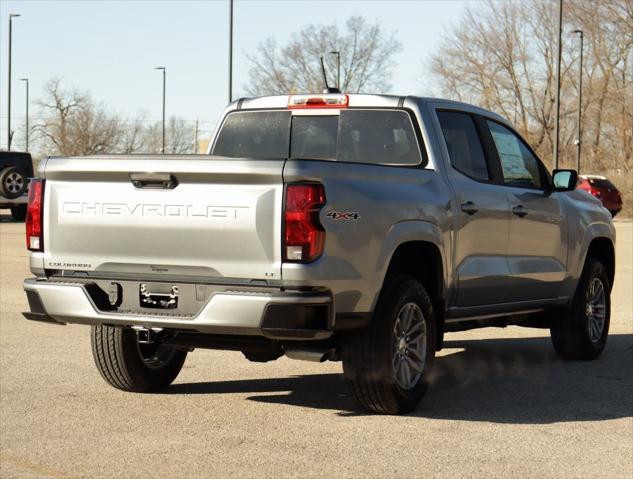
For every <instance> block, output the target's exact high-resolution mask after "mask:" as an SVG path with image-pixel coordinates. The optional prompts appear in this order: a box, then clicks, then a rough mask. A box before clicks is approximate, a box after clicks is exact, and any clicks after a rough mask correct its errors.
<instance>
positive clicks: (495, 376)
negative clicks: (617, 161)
mask: <svg viewBox="0 0 633 479" xmlns="http://www.w3.org/2000/svg"><path fill="white" fill-rule="evenodd" d="M23 230H24V225H23V224H19V223H13V222H12V221H11V220H10V218H9V217H8V216H6V215H1V216H0V477H2V478H8V477H20V478H22V477H24V478H33V477H53V478H68V477H107V478H109V477H124V478H131V477H154V478H160V477H217V478H224V477H275V478H277V477H302V478H312V477H314V478H317V477H319V478H325V477H354V478H356V477H369V478H373V477H427V478H429V477H482V478H483V477H485V478H491V477H503V478H508V477H521V478H525V477H534V478H547V477H557V478H588V477H609V478H631V477H633V306H632V292H633V223H631V222H630V221H628V222H627V221H620V222H617V234H618V240H617V263H618V264H617V272H616V280H615V287H614V291H613V296H612V319H611V334H610V337H609V341H608V344H607V348H606V350H605V352H604V354H603V355H602V356H601V357H600V358H599V359H598V360H596V361H591V362H566V361H562V360H560V359H558V358H557V356H556V355H555V353H554V350H553V348H552V346H551V342H550V339H549V333H548V331H546V330H537V329H525V328H519V327H509V328H503V329H502V328H486V329H481V330H477V331H470V332H464V333H452V334H449V335H447V343H446V348H445V349H444V350H443V351H442V352H441V353H440V354H439V356H440V357H439V359H438V361H437V372H438V374H437V379H436V381H435V384H433V386H432V387H431V389H430V390H429V392H428V394H427V396H426V398H425V399H424V401H423V402H422V404H421V405H420V406H419V408H418V409H417V411H415V412H414V413H413V414H410V415H406V416H400V417H394V416H372V415H367V414H364V413H362V412H359V411H358V410H357V408H356V406H355V404H354V402H353V400H352V397H351V396H350V393H349V391H348V389H347V386H346V384H345V382H344V380H343V377H342V374H341V364H340V363H332V362H329V363H324V364H314V363H307V362H301V361H292V360H289V359H287V358H282V359H280V360H278V361H275V362H271V363H265V364H258V363H249V362H248V361H246V360H245V359H244V358H243V357H242V355H241V353H239V352H222V351H205V350H196V351H194V352H193V353H191V354H190V355H189V357H188V359H187V361H186V363H185V366H184V369H183V370H182V372H181V374H180V376H179V377H178V378H177V380H176V381H175V383H174V384H173V385H172V386H171V387H170V388H169V389H168V390H166V391H165V392H163V393H160V394H133V393H124V392H121V391H118V390H115V389H113V388H111V387H109V386H108V385H107V384H105V383H104V382H103V380H102V379H101V377H100V376H99V373H98V372H97V370H96V369H95V366H94V364H93V360H92V356H91V352H90V343H89V328H87V327H83V326H52V325H47V324H42V323H36V322H31V321H27V320H25V319H24V318H23V317H22V315H21V314H20V313H21V311H24V310H26V309H27V303H26V298H25V296H24V293H23V291H22V279H23V278H25V277H28V276H29V275H30V274H29V272H28V261H27V252H26V250H25V245H24V243H25V240H24V232H23Z"/></svg>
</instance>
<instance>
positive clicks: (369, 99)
mask: <svg viewBox="0 0 633 479" xmlns="http://www.w3.org/2000/svg"><path fill="white" fill-rule="evenodd" d="M301 95H302V96H303V95H310V96H312V95H314V96H315V97H318V96H325V95H332V94H326V93H307V94H301ZM334 95H339V94H338V93H337V94H334ZM346 95H347V97H348V99H349V103H348V105H349V106H350V107H376V108H389V107H391V108H397V107H399V106H402V105H403V104H404V103H405V102H406V101H413V102H415V103H417V104H418V105H420V106H422V105H426V104H428V103H443V104H446V105H447V106H448V105H450V106H453V107H455V108H457V109H460V110H466V111H473V112H477V113H480V114H482V115H485V116H489V117H493V118H495V119H498V120H501V121H503V122H504V123H507V124H509V122H508V120H507V119H506V118H503V117H502V116H501V115H499V114H497V113H495V112H492V111H489V110H486V109H484V108H481V107H478V106H476V105H472V104H470V103H464V102H459V101H454V100H447V99H444V98H433V97H422V96H415V95H372V94H362V93H351V94H346ZM292 96H295V95H274V96H261V97H252V98H240V99H239V100H235V101H234V102H232V103H231V104H229V105H228V107H227V108H226V110H225V112H224V113H225V114H226V113H227V112H228V111H232V110H241V109H245V110H251V109H252V110H258V109H267V108H274V109H276V108H287V107H288V102H289V100H290V98H291V97H292ZM222 116H224V115H222Z"/></svg>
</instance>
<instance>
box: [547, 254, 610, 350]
mask: <svg viewBox="0 0 633 479" xmlns="http://www.w3.org/2000/svg"><path fill="white" fill-rule="evenodd" d="M600 287H601V288H602V291H603V294H604V298H603V302H602V304H603V306H602V307H599V305H598V303H599V301H591V303H592V304H591V306H590V305H589V301H590V299H591V298H593V293H595V292H596V291H598V290H599V288H600ZM610 293H611V285H610V284H609V276H608V274H607V270H606V269H605V267H604V265H603V264H602V263H601V262H600V260H598V259H596V258H587V261H586V262H585V267H584V269H583V272H582V276H581V278H580V281H579V283H578V287H577V288H576V293H575V294H574V298H573V300H572V304H571V305H570V306H569V307H568V308H566V309H564V310H562V311H561V314H560V317H558V318H554V320H553V323H552V327H551V328H550V332H551V335H552V343H553V344H554V349H555V350H556V352H557V353H558V354H559V355H560V356H561V357H562V358H564V359H580V360H591V359H596V358H597V357H598V356H600V353H602V351H603V349H604V347H605V346H606V344H607V336H608V334H609V322H610V316H611V299H610ZM601 312H602V313H601ZM601 314H602V315H603V316H604V317H603V319H602V320H600V319H599V317H600V316H601ZM597 318H598V319H597Z"/></svg>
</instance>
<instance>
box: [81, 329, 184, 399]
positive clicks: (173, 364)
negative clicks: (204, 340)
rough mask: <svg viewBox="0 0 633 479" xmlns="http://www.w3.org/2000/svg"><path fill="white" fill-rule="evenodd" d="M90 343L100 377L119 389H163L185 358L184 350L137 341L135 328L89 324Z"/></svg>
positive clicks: (147, 390)
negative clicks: (90, 331) (90, 330)
mask: <svg viewBox="0 0 633 479" xmlns="http://www.w3.org/2000/svg"><path fill="white" fill-rule="evenodd" d="M91 342H92V356H93V358H94V361H95V364H96V366H97V369H98V370H99V372H100V373H101V376H102V377H103V379H104V380H105V381H106V382H107V383H108V384H110V385H111V386H113V387H115V388H117V389H121V390H123V391H131V392H154V391H160V390H161V389H165V388H166V387H167V386H169V385H170V384H171V383H172V382H173V381H174V379H176V376H178V373H179V372H180V370H181V369H182V365H183V364H184V362H185V358H186V357H187V351H181V350H178V349H174V348H170V347H167V346H164V345H162V344H159V343H152V344H141V343H139V342H138V338H137V335H136V331H134V330H133V329H130V328H118V327H114V326H105V325H100V326H93V327H92V333H91Z"/></svg>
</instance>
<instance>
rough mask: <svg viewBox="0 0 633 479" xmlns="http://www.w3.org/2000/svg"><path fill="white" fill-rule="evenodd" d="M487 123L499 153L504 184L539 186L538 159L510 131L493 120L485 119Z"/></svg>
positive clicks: (539, 171) (527, 186)
mask: <svg viewBox="0 0 633 479" xmlns="http://www.w3.org/2000/svg"><path fill="white" fill-rule="evenodd" d="M487 123H488V127H489V128H490V133H491V134H492V139H493V140H494V142H495V147H496V148H497V153H498V154H499V161H500V162H501V171H502V173H503V182H504V184H506V185H508V186H518V187H526V188H541V186H542V181H541V168H540V166H539V160H537V159H536V157H535V156H534V155H533V154H532V152H530V150H529V149H528V147H527V146H525V144H524V143H523V141H522V140H521V139H520V138H519V137H518V136H517V135H516V134H514V133H513V132H512V131H510V130H508V129H507V128H506V127H504V126H501V125H500V124H499V123H496V122H494V121H490V120H487Z"/></svg>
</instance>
